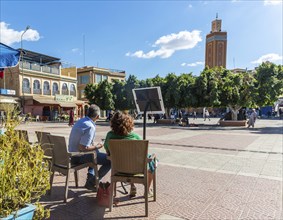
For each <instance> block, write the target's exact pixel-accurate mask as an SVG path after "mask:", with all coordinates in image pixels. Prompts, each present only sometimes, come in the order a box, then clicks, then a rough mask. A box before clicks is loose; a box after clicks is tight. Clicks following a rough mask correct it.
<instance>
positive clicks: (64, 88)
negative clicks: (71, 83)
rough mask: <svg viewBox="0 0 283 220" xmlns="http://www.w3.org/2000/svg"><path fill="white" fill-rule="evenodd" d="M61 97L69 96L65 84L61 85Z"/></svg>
mask: <svg viewBox="0 0 283 220" xmlns="http://www.w3.org/2000/svg"><path fill="white" fill-rule="evenodd" d="M62 95H69V92H68V86H67V83H63V84H62Z"/></svg>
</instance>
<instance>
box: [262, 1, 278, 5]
mask: <svg viewBox="0 0 283 220" xmlns="http://www.w3.org/2000/svg"><path fill="white" fill-rule="evenodd" d="M281 3H282V0H264V2H263V4H264V5H279V4H281Z"/></svg>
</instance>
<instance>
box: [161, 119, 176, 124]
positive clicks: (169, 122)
mask: <svg viewBox="0 0 283 220" xmlns="http://www.w3.org/2000/svg"><path fill="white" fill-rule="evenodd" d="M156 123H157V124H175V119H157V121H156Z"/></svg>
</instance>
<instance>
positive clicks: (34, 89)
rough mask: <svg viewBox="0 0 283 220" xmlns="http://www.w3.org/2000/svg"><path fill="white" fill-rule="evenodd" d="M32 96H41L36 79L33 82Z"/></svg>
mask: <svg viewBox="0 0 283 220" xmlns="http://www.w3.org/2000/svg"><path fill="white" fill-rule="evenodd" d="M33 94H41V89H40V82H39V80H37V79H36V80H34V81H33Z"/></svg>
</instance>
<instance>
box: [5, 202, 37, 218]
mask: <svg viewBox="0 0 283 220" xmlns="http://www.w3.org/2000/svg"><path fill="white" fill-rule="evenodd" d="M35 208H36V206H35V205H32V204H28V205H27V206H26V207H24V208H22V209H20V210H18V211H17V213H16V215H14V214H11V215H9V216H7V217H5V218H1V220H32V217H33V214H34V211H35Z"/></svg>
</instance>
